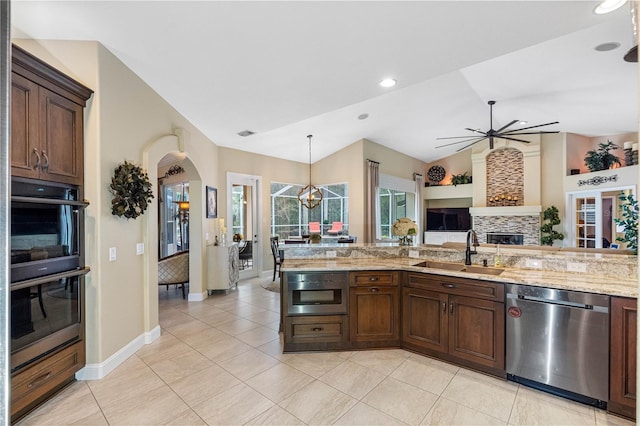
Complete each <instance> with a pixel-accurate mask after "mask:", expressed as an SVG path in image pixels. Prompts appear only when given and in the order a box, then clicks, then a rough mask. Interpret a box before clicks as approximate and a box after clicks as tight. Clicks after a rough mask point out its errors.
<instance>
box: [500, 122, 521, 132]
mask: <svg viewBox="0 0 640 426" xmlns="http://www.w3.org/2000/svg"><path fill="white" fill-rule="evenodd" d="M517 122H518V120H513V121H512V122H511V123H509V124H507V125H506V126H503V127H501V128H499V129H498V130H496V133H500V132H502V131H503V130H504V129H506V128H507V127H511V126H513V125H514V124H516V123H517Z"/></svg>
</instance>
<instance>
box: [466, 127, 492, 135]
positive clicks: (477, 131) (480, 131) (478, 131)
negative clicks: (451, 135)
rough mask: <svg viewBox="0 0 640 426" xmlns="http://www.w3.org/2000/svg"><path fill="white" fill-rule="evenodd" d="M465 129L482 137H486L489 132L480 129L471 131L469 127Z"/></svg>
mask: <svg viewBox="0 0 640 426" xmlns="http://www.w3.org/2000/svg"><path fill="white" fill-rule="evenodd" d="M464 129H465V130H468V131H470V132H474V133H480V134H481V135H485V136H486V135H487V132H483V131H482V130H478V129H470V128H468V127H465V128H464Z"/></svg>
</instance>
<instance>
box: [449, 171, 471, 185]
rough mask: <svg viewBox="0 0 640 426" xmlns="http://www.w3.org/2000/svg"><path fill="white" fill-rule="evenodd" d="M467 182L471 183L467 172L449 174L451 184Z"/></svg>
mask: <svg viewBox="0 0 640 426" xmlns="http://www.w3.org/2000/svg"><path fill="white" fill-rule="evenodd" d="M467 183H471V176H469V175H468V174H467V172H464V173H462V174H459V175H451V185H453V186H458V185H465V184H467Z"/></svg>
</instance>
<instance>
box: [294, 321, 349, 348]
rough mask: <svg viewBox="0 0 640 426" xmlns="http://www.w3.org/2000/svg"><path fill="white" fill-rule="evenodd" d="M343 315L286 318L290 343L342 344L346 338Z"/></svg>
mask: <svg viewBox="0 0 640 426" xmlns="http://www.w3.org/2000/svg"><path fill="white" fill-rule="evenodd" d="M344 317H345V316H344V315H328V316H308V317H287V319H286V322H287V323H288V325H287V327H286V334H288V336H287V337H288V339H287V340H289V341H290V342H291V343H314V342H318V343H319V342H342V341H343V340H345V338H346V330H345V324H346V321H345V318H344Z"/></svg>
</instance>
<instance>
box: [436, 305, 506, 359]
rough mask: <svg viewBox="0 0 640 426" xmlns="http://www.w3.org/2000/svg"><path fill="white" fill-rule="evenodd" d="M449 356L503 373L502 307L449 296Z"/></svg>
mask: <svg viewBox="0 0 640 426" xmlns="http://www.w3.org/2000/svg"><path fill="white" fill-rule="evenodd" d="M448 310H449V354H450V355H451V356H454V357H456V358H460V359H464V360H468V361H471V362H474V363H476V364H480V365H485V366H487V367H492V368H496V369H504V305H503V304H502V303H498V302H492V301H489V300H480V299H475V298H469V297H462V296H454V295H450V296H449V307H448Z"/></svg>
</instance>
